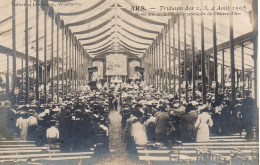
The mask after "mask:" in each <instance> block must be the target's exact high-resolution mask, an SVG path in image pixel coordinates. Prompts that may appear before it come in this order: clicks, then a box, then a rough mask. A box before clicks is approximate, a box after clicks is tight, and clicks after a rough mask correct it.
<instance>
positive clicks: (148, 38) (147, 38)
mask: <svg viewBox="0 0 260 165" xmlns="http://www.w3.org/2000/svg"><path fill="white" fill-rule="evenodd" d="M119 27H121V26H119ZM121 29H122V30H124V31H125V32H127V33H129V34H131V35H133V36H136V37H138V38H142V39H145V40H151V41H153V40H154V38H150V37H144V36H140V35H138V34H135V33H133V32H131V31H129V30H127V29H125V28H123V27H121Z"/></svg>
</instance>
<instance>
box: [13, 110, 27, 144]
mask: <svg viewBox="0 0 260 165" xmlns="http://www.w3.org/2000/svg"><path fill="white" fill-rule="evenodd" d="M20 114H21V117H19V118H18V119H17V121H16V127H18V128H19V129H20V138H21V139H22V140H27V136H28V127H29V120H28V114H27V113H26V112H20Z"/></svg>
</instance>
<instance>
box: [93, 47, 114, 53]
mask: <svg viewBox="0 0 260 165" xmlns="http://www.w3.org/2000/svg"><path fill="white" fill-rule="evenodd" d="M110 47H111V45H107V46H105V47H103V48H101V49H99V50H95V51H89V53H97V52H100V51H103V50H106V49H108V48H110Z"/></svg>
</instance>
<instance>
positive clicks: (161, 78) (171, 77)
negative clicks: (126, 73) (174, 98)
mask: <svg viewBox="0 0 260 165" xmlns="http://www.w3.org/2000/svg"><path fill="white" fill-rule="evenodd" d="M212 3H213V5H214V6H215V0H213V2H212ZM200 6H201V7H202V6H203V0H200ZM229 6H230V11H229V12H230V13H231V12H232V11H231V9H232V7H231V6H232V0H229ZM256 6H257V1H252V7H253V9H252V10H253V14H252V18H253V19H252V20H253V33H252V34H253V36H252V42H253V58H254V90H255V91H254V96H253V97H254V98H255V99H256V100H257V7H256ZM190 17H191V54H192V100H196V83H195V82H196V81H195V80H196V79H195V78H196V73H195V71H196V69H195V67H196V66H195V56H196V52H195V43H194V38H195V37H194V17H193V15H191V16H190ZM212 17H213V27H212V29H213V31H212V32H213V41H212V43H213V45H212V47H213V72H214V81H215V87H214V95H215V98H216V99H217V98H219V93H218V92H219V82H218V62H217V60H218V59H219V57H218V51H221V52H222V64H221V65H222V72H221V76H222V77H221V81H222V82H221V83H222V89H223V91H224V88H225V82H224V74H225V73H224V71H225V61H224V59H225V50H224V49H223V50H218V47H217V29H216V15H214V14H213V16H212ZM181 18H182V20H183V27H180V22H181ZM186 18H187V17H186V15H185V14H183V15H181V14H176V15H173V16H172V18H171V19H169V21H168V24H167V25H166V26H165V27H164V28H163V29H162V32H161V35H159V36H158V37H157V38H156V40H155V41H154V42H153V43H152V44H151V46H150V47H149V49H148V50H147V51H146V52H145V54H144V56H143V58H142V66H143V67H144V68H145V70H146V72H145V80H146V81H147V82H148V83H149V84H153V85H155V86H156V87H157V89H158V90H159V91H162V90H163V91H165V92H171V93H173V94H175V95H178V98H179V101H180V100H181V95H182V93H181V74H182V73H181V68H180V67H181V58H183V61H184V80H186V81H185V98H186V100H185V101H186V102H187V103H188V102H189V101H190V100H189V97H188V94H189V93H188V92H189V88H188V87H189V84H188V81H187V80H188V78H187V77H188V66H187V61H188V60H187V57H188V53H187V40H186V35H187V29H186ZM200 25H201V58H200V59H201V61H200V63H201V68H200V69H201V83H202V101H203V103H206V101H207V100H206V99H207V98H206V93H207V90H208V91H209V90H210V85H209V88H208V89H207V87H206V83H207V82H206V81H207V80H206V67H205V61H206V60H205V57H206V52H205V45H204V43H205V35H204V34H205V33H204V29H205V28H204V18H203V15H201V23H200ZM176 26H177V27H176ZM171 28H172V29H173V30H172V31H173V33H172V32H171V30H170V29H171ZM175 28H177V36H176V34H175ZM180 28H183V29H184V32H183V34H181V32H180ZM233 29H234V27H233V16H232V14H230V15H229V49H230V65H229V67H230V69H231V99H232V101H235V99H236V80H235V74H236V68H235V53H234V49H235V43H234V30H233ZM181 35H184V36H183V38H184V41H183V45H184V46H183V50H181V40H180V38H181V37H180V36H181ZM176 37H177V47H176V46H175V38H176ZM241 52H242V53H241V54H242V61H241V62H242V68H241V74H242V84H243V87H242V97H245V87H244V84H245V82H244V72H245V70H244V45H243V43H242V44H241ZM176 58H177V66H178V67H177V68H176V60H175V59H176ZM172 61H173V63H172ZM207 63H208V81H209V83H208V84H210V81H211V80H210V72H211V71H210V68H211V67H210V55H208V60H207ZM177 72H178V73H177ZM168 73H170V74H168ZM171 73H173V74H171ZM177 79H178V82H179V83H178V84H177V85H178V89H179V90H178V91H177V90H176V89H177V87H176V86H177V85H176V80H177ZM172 84H173V85H172ZM172 88H173V89H172Z"/></svg>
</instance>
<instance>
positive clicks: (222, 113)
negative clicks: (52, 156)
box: [0, 82, 259, 152]
mask: <svg viewBox="0 0 260 165" xmlns="http://www.w3.org/2000/svg"><path fill="white" fill-rule="evenodd" d="M90 89H91V88H90V87H89V86H81V87H80V90H79V91H78V92H73V93H67V94H66V96H65V97H64V98H61V100H60V103H58V104H56V103H50V104H38V103H37V102H35V101H33V102H32V104H31V105H20V106H16V107H11V105H10V102H7V103H4V104H3V105H2V106H1V111H0V113H1V115H0V116H1V119H4V120H0V122H1V123H0V124H1V126H0V131H1V132H0V133H1V135H2V136H3V135H4V136H5V137H12V136H11V135H13V134H16V133H18V134H19V136H20V138H21V139H23V140H33V141H35V142H36V144H37V145H39V146H42V145H45V144H48V143H49V144H51V145H53V146H55V145H54V144H58V145H59V147H60V149H61V151H64V152H71V151H84V150H86V149H89V148H91V147H93V145H94V144H98V143H99V141H98V140H99V138H97V135H100V132H102V133H103V136H102V138H103V140H102V143H103V144H104V147H106V148H107V149H108V148H109V146H108V145H109V142H108V141H109V123H110V122H109V120H110V119H109V112H110V111H112V110H115V111H120V114H121V116H122V121H121V124H122V128H123V130H124V132H123V135H122V137H123V139H124V142H125V143H126V149H127V150H128V151H132V149H134V148H135V145H141V146H142V145H147V143H148V142H155V144H156V145H158V146H161V145H164V146H172V145H175V144H178V143H181V142H201V141H208V140H209V137H210V135H211V134H215V135H229V134H234V133H242V131H243V130H245V132H246V137H245V138H246V139H248V140H254V139H257V140H258V130H259V128H258V107H257V105H256V102H255V100H254V99H253V98H251V97H246V98H237V100H236V101H235V102H231V101H230V99H229V95H228V94H227V93H226V94H222V93H220V94H219V98H214V97H213V94H211V93H208V94H207V97H208V99H207V103H206V104H202V99H201V92H199V91H197V92H196V94H197V100H193V101H190V102H189V103H186V102H185V95H184V92H183V94H182V98H181V102H179V98H178V96H177V95H173V94H169V93H163V92H160V91H158V90H156V88H155V87H154V86H152V85H147V84H146V83H145V82H141V83H133V82H132V83H111V84H109V83H104V84H101V83H98V84H97V85H96V87H95V89H92V90H90ZM6 128H8V129H6Z"/></svg>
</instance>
